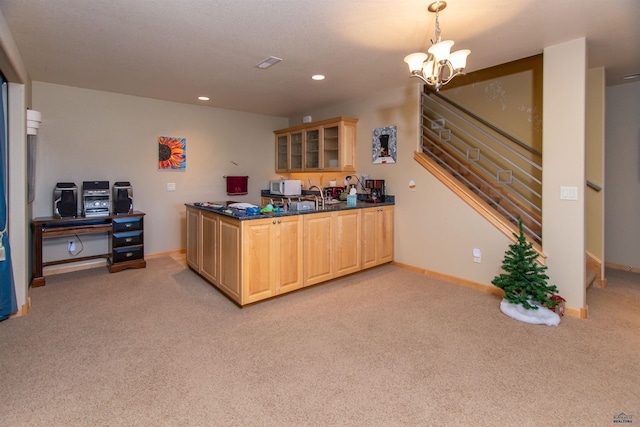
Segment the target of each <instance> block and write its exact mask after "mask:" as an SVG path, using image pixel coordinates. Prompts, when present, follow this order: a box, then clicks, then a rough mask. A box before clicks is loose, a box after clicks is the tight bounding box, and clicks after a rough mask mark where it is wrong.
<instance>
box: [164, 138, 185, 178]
mask: <svg viewBox="0 0 640 427" xmlns="http://www.w3.org/2000/svg"><path fill="white" fill-rule="evenodd" d="M186 168H187V139H186V138H173V137H170V136H159V137H158V169H161V170H163V169H186Z"/></svg>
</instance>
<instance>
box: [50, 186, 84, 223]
mask: <svg viewBox="0 0 640 427" xmlns="http://www.w3.org/2000/svg"><path fill="white" fill-rule="evenodd" d="M77 215H78V187H76V184H75V183H73V182H59V183H57V184H56V186H55V188H54V189H53V216H55V217H57V218H73V217H75V216H77Z"/></svg>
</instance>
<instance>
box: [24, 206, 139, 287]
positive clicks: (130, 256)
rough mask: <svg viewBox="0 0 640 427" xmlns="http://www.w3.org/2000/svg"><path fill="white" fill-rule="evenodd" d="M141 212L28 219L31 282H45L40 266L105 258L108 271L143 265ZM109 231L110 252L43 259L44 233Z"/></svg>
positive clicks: (61, 233) (32, 284) (66, 233)
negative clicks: (31, 232)
mask: <svg viewBox="0 0 640 427" xmlns="http://www.w3.org/2000/svg"><path fill="white" fill-rule="evenodd" d="M144 215H145V214H144V212H139V211H133V212H132V213H130V214H118V215H108V216H101V217H90V218H86V217H75V218H55V217H40V218H35V219H34V220H33V221H31V229H32V231H33V254H32V258H33V271H32V277H31V286H33V287H38V286H44V285H45V278H44V276H43V274H42V269H43V267H47V266H50V265H59V264H66V263H71V262H80V261H87V260H90V259H96V258H107V264H108V267H109V271H110V272H111V273H115V272H117V271H121V270H124V269H126V268H145V267H146V266H147V263H146V261H145V260H144V225H143V221H144ZM90 233H108V234H110V235H111V239H110V241H109V252H108V253H106V254H99V255H91V256H85V257H78V258H70V259H63V260H57V261H48V262H43V261H42V241H43V239H45V238H47V237H56V236H67V235H76V234H78V235H79V234H90Z"/></svg>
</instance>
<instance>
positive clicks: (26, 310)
mask: <svg viewBox="0 0 640 427" xmlns="http://www.w3.org/2000/svg"><path fill="white" fill-rule="evenodd" d="M30 308H31V297H28V298H27V303H26V304H24V305H23V306H22V307H20V308H19V309H18V311H16V312H15V313H13V314H12V315H11V316H9V319H13V318H14V317H21V316H26V315H27V314H29V309H30Z"/></svg>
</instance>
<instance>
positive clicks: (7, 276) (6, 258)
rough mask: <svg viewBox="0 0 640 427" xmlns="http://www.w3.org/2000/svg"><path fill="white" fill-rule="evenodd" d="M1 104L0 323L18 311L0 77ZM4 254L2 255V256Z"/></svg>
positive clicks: (4, 99)
mask: <svg viewBox="0 0 640 427" xmlns="http://www.w3.org/2000/svg"><path fill="white" fill-rule="evenodd" d="M0 82H1V83H2V102H0V243H1V244H0V321H1V320H5V319H7V318H9V316H11V314H13V313H15V312H17V311H18V304H17V302H16V289H15V287H14V284H13V270H12V269H11V250H10V249H9V233H8V232H7V216H8V215H7V198H6V195H7V192H6V187H5V184H6V182H7V181H8V179H7V178H8V173H7V172H8V170H9V165H8V163H7V82H6V80H5V79H4V77H3V76H2V75H0ZM3 252H4V255H3Z"/></svg>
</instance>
